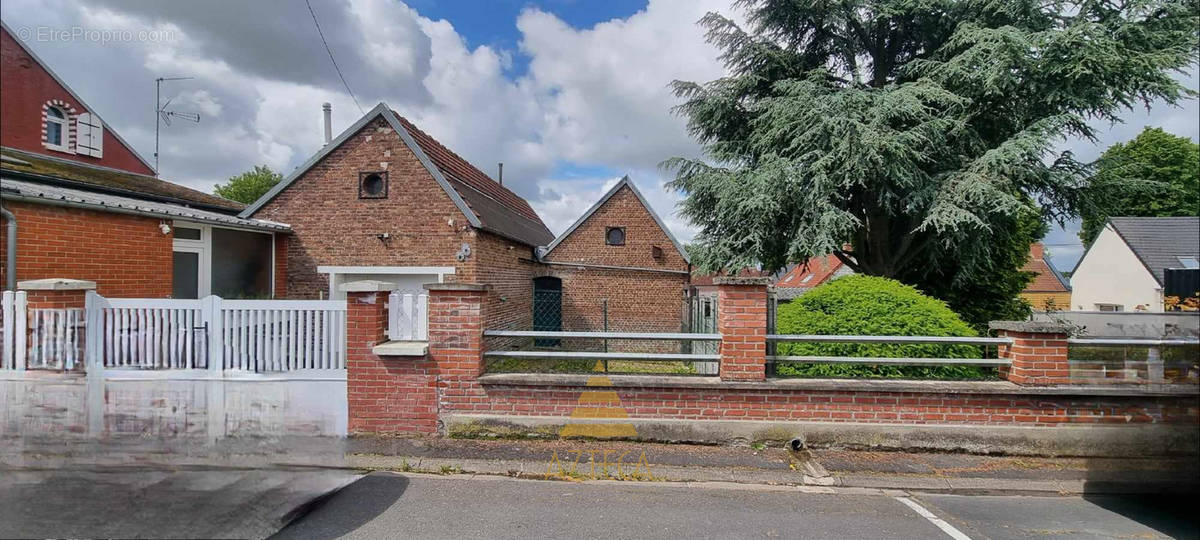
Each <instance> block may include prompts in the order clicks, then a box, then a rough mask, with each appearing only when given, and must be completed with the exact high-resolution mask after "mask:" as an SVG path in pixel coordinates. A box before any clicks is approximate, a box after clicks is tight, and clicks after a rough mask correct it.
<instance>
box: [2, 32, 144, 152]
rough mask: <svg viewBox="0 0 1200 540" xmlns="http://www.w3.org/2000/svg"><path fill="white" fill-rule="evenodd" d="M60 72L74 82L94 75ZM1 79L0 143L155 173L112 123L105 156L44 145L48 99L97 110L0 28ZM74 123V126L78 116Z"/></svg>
mask: <svg viewBox="0 0 1200 540" xmlns="http://www.w3.org/2000/svg"><path fill="white" fill-rule="evenodd" d="M60 75H62V76H63V77H64V80H67V81H70V80H71V79H72V76H86V75H91V74H87V73H75V74H67V73H62V74H60ZM0 80H3V81H4V91H3V92H0V124H3V126H4V129H3V130H0V145H3V146H8V147H11V148H16V149H18V150H25V151H27V152H34V153H38V154H45V155H47V156H54V157H58V158H63V159H70V160H73V161H79V162H81V163H88V164H91V165H103V166H105V167H112V168H114V169H122V170H126V171H130V172H135V173H141V174H154V171H153V170H152V169H151V168H150V167H148V166H147V165H146V164H144V163H142V161H141V160H140V159H138V158H137V156H136V155H134V153H133V152H132V151H131V150H129V149H128V148H126V147H125V146H124V145H123V144H121V141H119V140H117V138H116V137H115V136H114V135H113V132H112V129H111V126H108V125H105V129H104V157H103V158H94V157H91V156H83V155H79V154H74V153H70V152H59V151H56V150H50V149H47V148H46V147H45V146H43V145H42V121H43V118H42V105H43V104H45V103H46V102H47V101H50V100H52V99H57V100H60V101H63V102H65V103H67V104H68V105H69V106H71V107H72V108H74V109H75V113H76V114H81V113H85V112H93V113H94V112H95V111H88V110H87V109H85V108H84V107H83V104H82V103H79V102H78V101H76V100H75V98H73V97H71V94H70V93H69V92H67V90H66V89H65V88H63V87H62V86H61V85H59V84H58V82H57V81H55V80H54V78H53V77H51V76H50V74H49V73H47V72H46V71H45V70H43V69H42V68H41V66H39V65H38V63H37V61H35V60H34V59H33V58H32V57H30V56H29V55H28V54H26V53H25V50H24V49H22V48H21V45H19V44H18V43H17V41H16V40H15V39H14V38H13V36H10V35H9V34H8V32H7V31H3V30H0ZM111 80H112V84H114V85H120V84H124V83H123V82H121V81H120V80H118V79H111ZM71 122H72V125H73V123H74V119H72V120H71Z"/></svg>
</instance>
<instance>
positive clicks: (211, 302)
mask: <svg viewBox="0 0 1200 540" xmlns="http://www.w3.org/2000/svg"><path fill="white" fill-rule="evenodd" d="M201 306H202V307H201V308H200V313H201V320H202V321H204V328H205V334H207V335H206V336H205V338H206V339H205V341H206V343H205V349H206V351H207V352H208V371H209V373H211V374H212V375H214V376H217V377H220V376H221V375H222V373H223V372H224V370H225V340H224V339H222V333H223V331H224V325H223V322H224V320H223V317H222V316H221V297H220V296H215V295H210V296H206V297H204V303H203V304H201Z"/></svg>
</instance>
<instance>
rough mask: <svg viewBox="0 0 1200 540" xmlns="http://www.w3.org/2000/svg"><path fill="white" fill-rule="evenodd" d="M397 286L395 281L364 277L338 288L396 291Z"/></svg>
mask: <svg viewBox="0 0 1200 540" xmlns="http://www.w3.org/2000/svg"><path fill="white" fill-rule="evenodd" d="M397 288H398V287H397V285H396V284H395V283H390V282H387V281H379V280H377V279H364V280H361V281H351V282H349V283H343V284H341V285H338V290H339V291H342V292H388V291H394V290H396V289H397Z"/></svg>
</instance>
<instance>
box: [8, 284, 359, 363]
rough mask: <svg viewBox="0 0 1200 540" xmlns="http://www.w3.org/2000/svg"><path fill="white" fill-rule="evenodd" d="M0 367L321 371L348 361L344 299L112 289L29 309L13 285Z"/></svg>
mask: <svg viewBox="0 0 1200 540" xmlns="http://www.w3.org/2000/svg"><path fill="white" fill-rule="evenodd" d="M2 299H3V303H2V305H0V336H2V340H3V341H2V342H0V351H2V356H0V369H4V370H15V371H23V370H25V369H57V370H71V369H75V368H77V367H84V365H85V361H86V365H89V366H102V367H103V368H105V369H135V370H198V369H199V370H208V371H216V372H220V371H224V370H234V371H242V372H252V373H278V372H301V371H303V372H316V371H329V370H344V369H345V368H346V302H345V301H344V300H224V299H222V298H219V297H216V296H210V297H207V298H203V299H200V300H179V299H155V298H105V297H103V296H100V295H98V294H96V293H95V292H89V293H88V294H87V300H86V307H85V308H84V309H78V308H75V309H29V307H28V302H27V298H26V293H25V292H21V291H18V292H15V293H14V292H4V293H3V297H2Z"/></svg>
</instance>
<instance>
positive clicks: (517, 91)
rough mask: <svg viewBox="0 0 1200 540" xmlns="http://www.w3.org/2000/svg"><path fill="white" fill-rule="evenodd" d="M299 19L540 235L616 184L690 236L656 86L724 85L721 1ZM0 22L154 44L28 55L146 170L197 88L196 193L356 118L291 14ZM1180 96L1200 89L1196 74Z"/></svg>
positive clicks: (371, 92) (291, 10) (364, 2)
mask: <svg viewBox="0 0 1200 540" xmlns="http://www.w3.org/2000/svg"><path fill="white" fill-rule="evenodd" d="M312 5H313V9H314V10H315V12H316V14H317V17H318V18H319V21H320V23H321V28H322V30H323V32H324V35H325V38H326V40H327V41H328V44H329V47H330V49H331V50H332V51H333V54H334V55H335V57H336V59H337V62H338V65H339V67H340V68H341V71H342V73H343V75H345V77H346V80H347V81H348V83H349V84H350V86H351V88H352V89H353V91H354V93H355V96H356V97H357V99H358V102H359V103H360V104H361V105H362V107H363V108H364V109H369V108H370V107H372V106H374V105H375V103H377V102H379V101H386V102H387V103H389V104H390V105H392V107H393V108H395V109H396V110H397V111H398V112H400V113H401V114H403V115H405V116H406V117H408V118H409V119H411V120H412V121H414V122H415V123H417V125H419V126H420V127H421V128H422V129H424V130H425V131H427V132H429V133H430V134H431V135H433V136H435V137H437V138H438V139H440V140H441V141H442V142H443V143H445V144H446V145H447V146H448V147H450V148H452V149H453V150H454V151H455V152H457V153H459V154H460V155H462V156H463V157H465V158H467V159H468V160H469V161H471V162H472V163H474V164H475V165H476V166H478V167H479V168H480V169H482V170H483V171H485V172H488V173H489V174H494V173H495V171H496V164H497V163H499V162H503V163H504V164H505V175H504V176H505V185H506V186H509V187H511V188H512V189H514V191H516V192H517V193H519V194H521V195H523V196H525V197H527V198H529V199H530V202H531V204H532V205H533V206H534V208H535V209H537V211H538V212H539V213H540V214H541V215H542V216H543V219H544V220H545V221H546V222H547V224H548V225H549V226H550V227H551V229H552V230H555V231H560V230H562V229H565V228H566V227H567V226H569V225H570V223H572V222H573V221H574V220H575V219H576V218H577V217H578V216H579V215H580V214H582V213H583V212H584V211H585V210H586V209H587V208H589V207H590V206H591V205H592V203H594V202H595V200H596V199H597V198H598V197H599V196H600V195H602V194H603V193H604V191H605V186H606V185H609V186H611V182H614V181H615V179H616V178H619V177H620V176H622V175H624V174H629V175H630V176H631V178H632V179H633V180H634V181H635V183H637V185H638V187H639V189H641V190H642V192H643V194H644V195H645V196H646V198H647V199H648V200H649V201H650V203H651V205H652V206H653V207H654V209H655V210H656V211H657V212H658V213H659V215H660V216H662V217H663V219H664V221H665V222H666V223H667V224H668V226H669V227H670V228H671V229H672V230H673V232H674V233H675V234H676V236H677V237H678V238H679V239H680V240H681V241H687V240H690V239H691V237H692V236H693V232H694V231H693V230H692V229H691V228H690V227H689V226H688V225H687V224H686V223H684V221H683V220H681V219H679V218H678V217H677V216H676V215H675V203H676V202H677V200H678V197H677V195H676V194H674V193H670V192H667V191H666V190H665V188H664V184H665V182H666V181H667V180H668V179H667V178H666V177H665V175H664V173H663V172H662V171H660V170H659V169H658V168H657V165H658V163H659V162H661V161H662V160H664V159H666V158H669V157H672V156H680V155H682V156H696V155H698V154H699V147H698V145H697V144H696V143H695V142H694V141H693V140H692V139H691V138H690V137H689V136H688V135H687V132H686V129H685V121H684V119H682V118H680V117H678V116H676V115H674V114H673V113H672V112H671V108H672V107H673V106H675V105H676V104H677V103H678V100H677V99H676V98H675V97H674V96H673V95H672V94H671V92H670V89H669V86H668V85H669V84H670V82H671V81H673V80H675V79H683V80H695V81H707V80H711V79H713V78H716V77H719V76H721V75H723V74H724V70H723V67H722V64H721V62H720V60H719V58H718V51H717V50H716V49H715V48H714V47H713V46H712V45H710V44H708V43H706V42H705V41H704V37H703V29H702V28H700V27H698V26H697V25H696V21H697V20H699V19H700V17H701V16H703V15H704V14H705V13H706V12H708V11H719V12H721V13H723V14H725V15H728V16H732V17H733V18H734V19H735V20H741V16H740V14H739V13H737V12H735V11H734V10H732V9H731V8H730V6H729V1H728V0H699V1H688V0H650V1H649V2H648V3H647V5H646V7H645V8H644V9H642V10H640V11H638V12H636V13H633V14H632V15H629V16H627V17H624V18H619V19H613V20H610V21H606V22H602V23H598V24H596V25H594V26H591V27H588V28H578V27H573V26H571V25H569V24H567V23H566V22H564V21H563V20H562V19H560V18H559V17H557V16H555V15H553V14H552V13H549V12H547V11H546V10H542V9H539V8H537V7H528V8H526V9H524V10H523V11H521V13H520V14H519V15H518V16H517V17H516V19H515V20H512V21H496V24H513V25H515V27H516V29H517V30H518V31H519V33H520V41H519V45H518V49H516V50H504V49H497V48H495V47H492V46H486V45H484V46H476V47H471V46H469V45H468V41H467V40H465V39H464V38H463V36H462V35H461V34H460V33H459V31H458V30H456V29H455V27H454V25H453V21H452V20H450V21H447V20H434V19H431V18H428V17H424V16H422V15H421V14H420V13H419V12H417V11H416V10H414V9H412V8H410V7H409V6H407V5H405V4H404V3H402V2H397V1H394V0H354V1H350V0H333V1H316V0H314V1H313V2H312ZM0 9H2V15H3V18H4V20H5V22H6V23H7V24H8V25H9V26H10V27H12V28H17V27H22V26H25V27H38V26H44V27H51V28H58V29H62V28H70V27H73V26H82V27H85V28H89V29H127V30H132V31H135V32H137V31H153V32H154V35H155V36H157V38H156V39H153V40H142V41H137V40H135V41H130V42H116V43H103V44H102V43H96V42H89V41H87V40H75V41H41V42H33V43H31V44H30V45H31V46H32V48H33V49H34V50H35V51H36V52H37V53H38V55H39V56H41V57H43V58H44V59H45V60H47V62H48V63H49V64H50V66H51V67H52V68H53V69H54V70H55V71H56V72H57V73H58V74H59V75H60V76H61V77H62V78H64V79H65V80H66V81H67V82H68V83H69V84H70V85H71V86H72V87H73V88H74V89H75V90H76V91H77V92H78V93H79V94H81V95H82V96H84V98H85V99H86V100H87V101H88V103H89V104H90V105H92V106H93V107H94V108H95V109H96V110H97V112H99V113H100V114H101V115H102V116H103V118H104V119H105V121H106V122H108V123H109V124H110V125H112V126H114V127H115V128H116V129H117V130H118V131H119V132H120V133H121V134H122V136H123V137H124V138H125V139H126V140H129V141H130V142H131V143H132V144H133V145H134V146H135V147H136V148H137V149H138V150H139V151H140V152H141V153H142V154H143V155H144V156H146V157H147V158H148V159H150V160H151V161H153V159H152V153H153V149H154V117H153V115H152V114H150V113H149V111H151V110H153V104H154V99H155V95H154V79H155V78H156V77H164V76H168V77H169V76H188V77H193V79H191V80H186V81H173V82H167V83H164V85H163V99H167V98H171V99H173V101H172V108H174V109H176V110H180V111H188V112H198V113H200V114H201V117H202V119H201V122H200V123H199V124H191V123H188V122H176V123H174V124H173V125H172V126H170V127H165V128H164V129H163V131H162V136H161V145H162V150H161V152H162V166H161V173H162V177H164V178H166V179H170V180H172V181H177V182H180V183H184V184H187V185H190V186H192V187H195V188H198V189H202V190H209V189H211V188H212V186H213V185H214V184H216V183H218V182H222V181H224V180H225V179H226V178H228V177H229V176H232V175H234V174H237V173H239V172H242V171H244V170H246V169H248V168H250V167H252V166H254V165H257V164H266V165H269V166H271V167H273V168H275V169H277V170H280V171H282V172H285V173H287V172H290V171H291V170H293V169H294V168H295V167H296V166H297V165H299V164H300V163H302V162H303V161H304V160H306V159H307V158H308V157H310V156H311V155H312V154H313V153H314V152H316V151H317V150H318V149H319V148H320V147H321V145H322V143H323V141H322V129H321V112H320V105H321V103H323V102H330V103H332V104H333V121H334V130H335V132H337V131H340V130H342V129H344V128H345V127H347V126H349V125H350V124H351V123H353V122H354V121H355V120H357V119H358V117H359V116H360V112H359V109H358V106H356V105H355V103H354V99H353V98H351V96H350V95H349V94H348V93H347V92H346V90H345V88H344V87H343V85H342V83H341V80H340V79H339V78H338V74H337V72H335V71H334V68H333V66H332V65H331V63H330V62H329V57H328V54H327V53H326V51H325V47H324V46H323V45H322V44H321V40H320V37H319V36H318V34H317V31H316V28H315V27H314V26H313V24H312V17H311V15H310V14H309V11H308V8H307V7H305V5H304V4H303V3H298V2H285V3H278V2H243V1H236V2H235V1H232V0H228V1H218V2H154V1H143V0H91V1H88V2H84V0H44V1H41V0H5V2H4V3H3V4H2V5H0ZM514 55H523V57H524V58H525V59H527V60H528V68H527V69H525V70H523V71H522V74H520V75H518V76H514V75H512V73H511V72H510V71H509V70H510V68H511V66H512V64H513V57H514ZM1186 80H1187V81H1188V84H1189V85H1190V86H1191V87H1193V88H1195V87H1198V86H1200V81H1198V80H1197V76H1196V73H1195V72H1193V73H1190V74H1188V75H1187V76H1186ZM1197 112H1198V111H1197V103H1196V101H1194V100H1192V101H1188V102H1185V103H1183V104H1182V108H1171V107H1166V106H1163V105H1162V104H1156V105H1155V106H1154V107H1152V108H1151V110H1150V111H1149V112H1144V111H1134V112H1131V113H1129V114H1127V115H1125V116H1124V118H1125V119H1126V123H1125V124H1122V125H1118V126H1115V127H1112V128H1111V129H1110V127H1109V126H1101V131H1102V133H1104V140H1102V141H1101V143H1100V144H1099V145H1096V144H1092V143H1090V142H1086V141H1067V142H1064V145H1063V146H1064V148H1070V149H1072V150H1074V151H1076V153H1077V154H1079V155H1080V156H1081V157H1084V158H1088V157H1089V156H1093V157H1094V156H1095V155H1098V154H1099V151H1100V149H1102V148H1103V147H1104V146H1106V145H1107V144H1110V143H1112V142H1117V141H1119V140H1127V139H1129V138H1132V137H1133V136H1134V135H1136V133H1137V131H1139V130H1140V129H1141V127H1142V126H1143V125H1159V126H1163V127H1165V128H1166V129H1168V130H1169V131H1173V132H1175V133H1178V134H1181V135H1187V136H1190V137H1193V138H1200V134H1197V133H1196V131H1197V123H1196V122H1195V118H1196V117H1197ZM565 169H570V170H584V171H589V172H587V173H586V174H568V173H566V172H564V170H565ZM1062 236H1063V238H1071V237H1072V235H1071V233H1070V232H1069V231H1067V232H1063V233H1062ZM1059 251H1060V250H1059V249H1057V248H1055V254H1056V258H1057V256H1058V253H1059Z"/></svg>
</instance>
